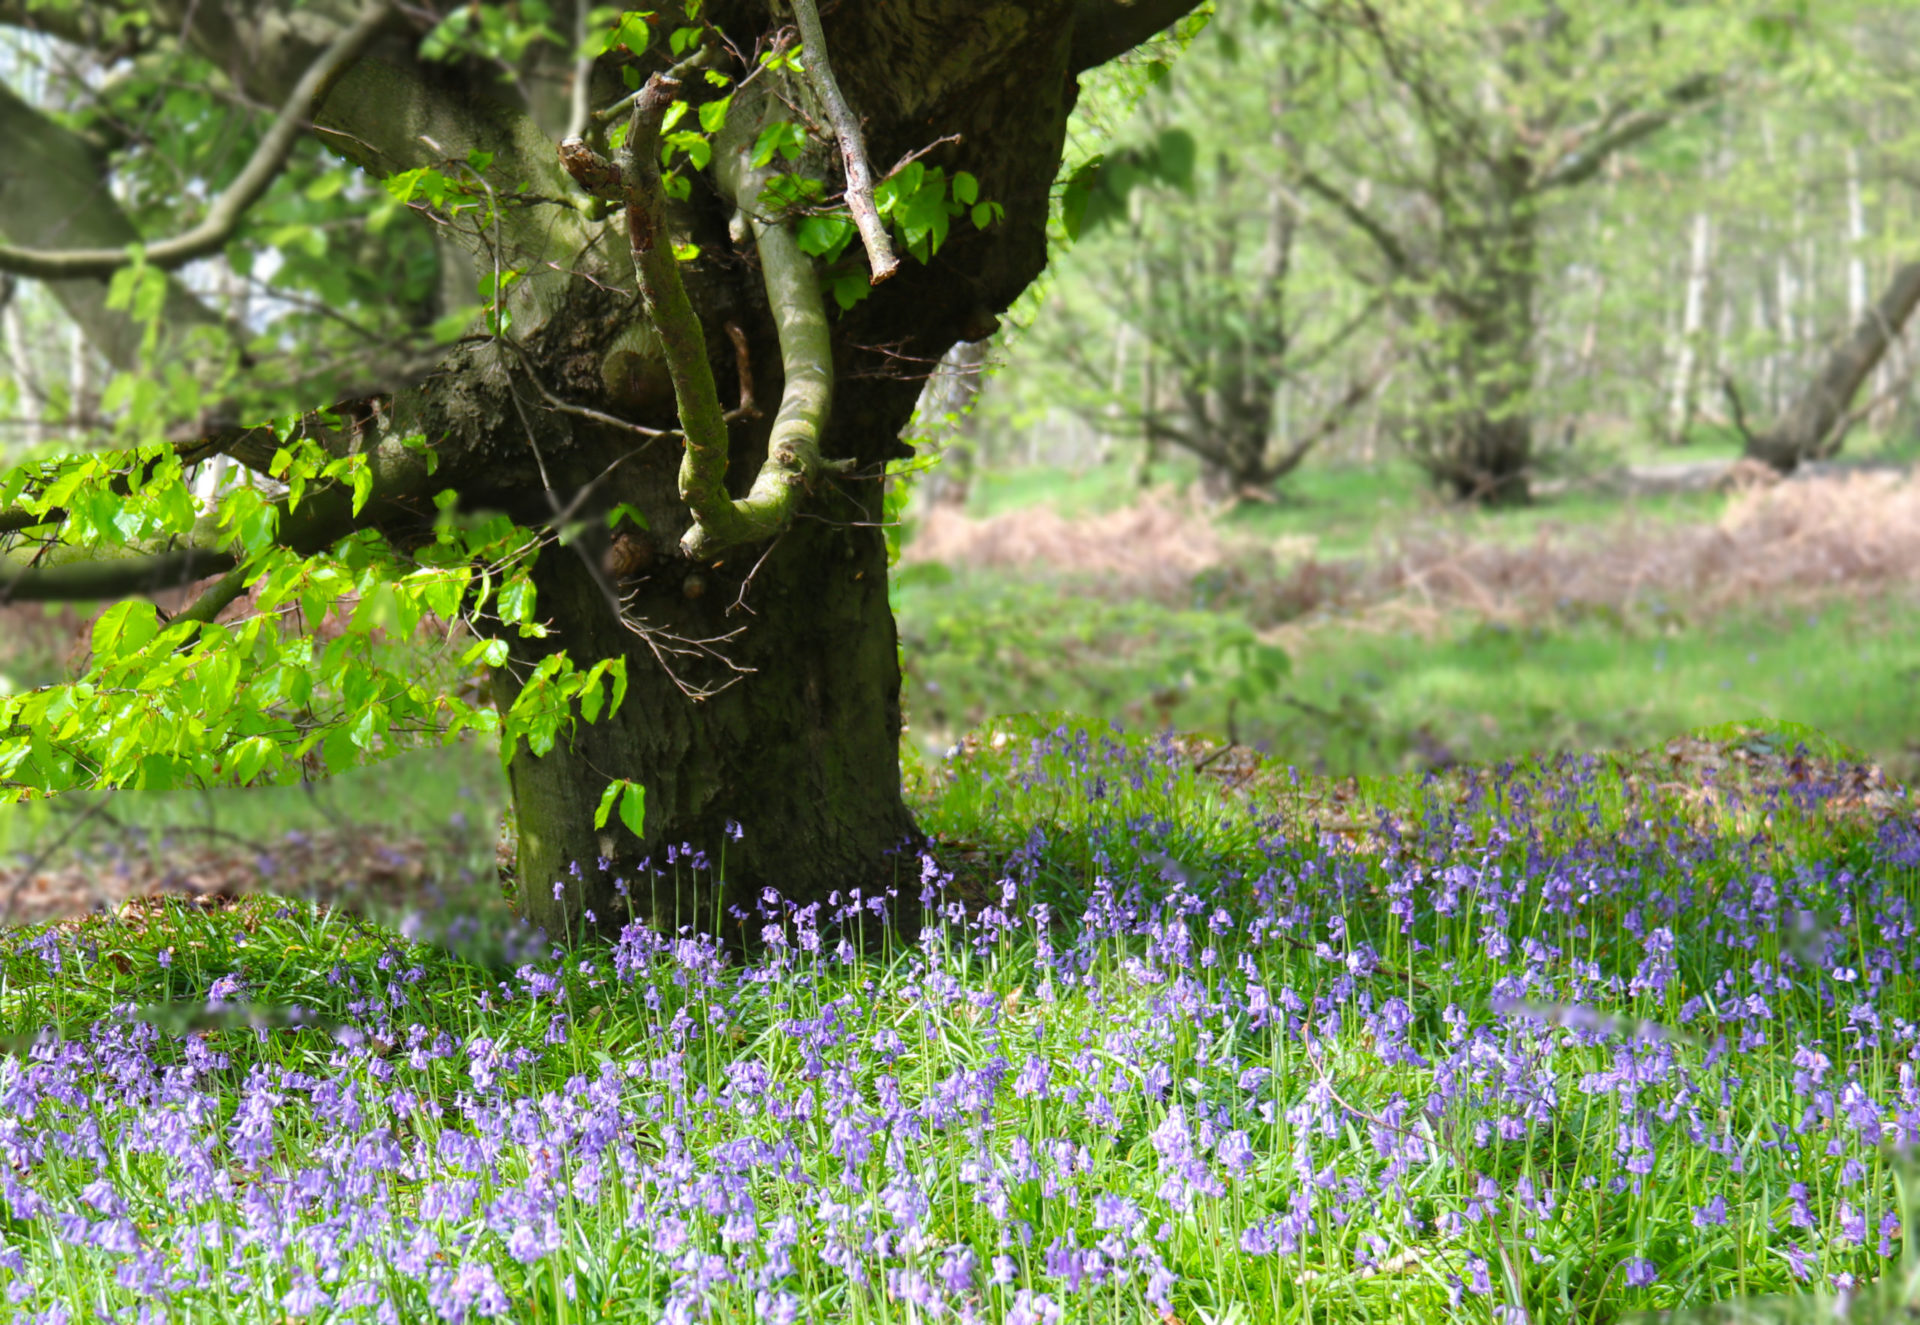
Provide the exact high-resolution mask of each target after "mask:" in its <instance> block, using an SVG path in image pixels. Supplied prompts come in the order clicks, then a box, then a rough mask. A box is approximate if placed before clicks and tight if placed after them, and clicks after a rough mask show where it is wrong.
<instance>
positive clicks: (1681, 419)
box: [1667, 210, 1713, 446]
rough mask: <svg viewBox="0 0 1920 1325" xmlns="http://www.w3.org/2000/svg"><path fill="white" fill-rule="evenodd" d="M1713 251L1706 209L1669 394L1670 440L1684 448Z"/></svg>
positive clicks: (1690, 257)
mask: <svg viewBox="0 0 1920 1325" xmlns="http://www.w3.org/2000/svg"><path fill="white" fill-rule="evenodd" d="M1712 249H1713V220H1712V218H1711V217H1709V216H1708V215H1707V213H1706V212H1705V211H1704V210H1701V211H1697V212H1695V213H1694V214H1693V226H1692V239H1691V242H1690V243H1689V244H1688V246H1687V273H1686V284H1685V292H1684V294H1683V295H1682V296H1681V298H1682V303H1681V308H1680V332H1679V335H1678V337H1677V338H1676V341H1675V345H1674V354H1673V381H1672V383H1671V385H1670V386H1669V387H1668V392H1667V441H1668V443H1669V444H1671V445H1673V446H1680V445H1682V444H1684V443H1685V441H1686V440H1687V429H1688V428H1690V427H1691V426H1692V425H1693V410H1694V399H1695V397H1694V384H1695V379H1696V378H1697V376H1698V375H1699V360H1700V333H1701V328H1702V326H1703V325H1704V320H1705V312H1706V303H1707V274H1708V272H1709V270H1710V267H1709V262H1710V259H1711V256H1712Z"/></svg>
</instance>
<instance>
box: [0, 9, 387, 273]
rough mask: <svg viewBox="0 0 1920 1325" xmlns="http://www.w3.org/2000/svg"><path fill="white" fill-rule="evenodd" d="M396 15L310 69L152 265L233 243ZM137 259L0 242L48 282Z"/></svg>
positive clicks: (16, 266)
mask: <svg viewBox="0 0 1920 1325" xmlns="http://www.w3.org/2000/svg"><path fill="white" fill-rule="evenodd" d="M392 13H393V9H392V5H391V3H390V0H379V2H378V3H376V4H374V5H373V6H372V7H371V8H370V9H368V10H367V12H366V13H364V14H362V15H361V16H360V18H359V20H358V21H357V22H355V23H354V24H353V26H352V27H350V28H348V29H347V30H346V31H345V32H343V33H341V34H340V36H339V37H338V38H336V39H335V41H334V43H333V45H331V46H329V47H328V48H327V49H326V51H325V52H324V53H323V54H322V55H321V56H320V58H319V59H318V60H315V61H314V62H313V63H312V64H311V65H309V66H308V68H307V72H306V73H305V74H303V75H301V77H300V81H299V82H298V83H295V84H294V87H293V91H292V92H291V93H290V94H288V96H287V100H286V103H285V104H284V105H283V106H282V107H281V108H280V114H279V115H278V116H277V117H276V118H275V119H274V121H273V125H272V127H270V128H269V129H268V130H267V132H266V135H265V136H264V137H263V138H261V140H260V145H259V146H258V147H257V148H255V149H254V153H253V156H252V157H251V158H250V159H249V160H248V161H247V164H246V167H245V168H244V169H243V170H241V172H240V174H239V176H238V177H237V178H235V180H234V181H233V183H232V184H230V185H228V186H227V189H226V191H225V192H224V193H222V194H221V195H220V196H219V197H218V198H215V199H214V200H213V205H212V206H211V207H209V208H207V214H206V217H205V218H204V219H203V220H202V221H201V222H200V224H198V225H196V226H194V227H193V228H192V229H190V230H188V231H187V232H186V233H185V234H182V235H176V236H175V237H174V238H172V239H165V240H162V241H160V242H159V243H157V244H150V245H148V246H147V247H146V262H147V265H148V266H151V267H158V268H160V269H161V270H163V271H172V270H173V269H174V268H176V267H183V266H185V265H186V264H187V263H189V262H192V261H194V260H195V259H196V258H204V257H206V256H208V255H209V254H212V253H218V252H219V251H220V250H221V249H223V248H225V247H226V244H227V241H228V240H229V239H231V238H232V237H233V232H234V231H235V230H236V229H238V228H239V225H240V222H241V220H242V218H244V217H245V216H246V214H247V211H248V209H249V208H251V207H252V206H253V205H254V203H256V202H258V201H259V200H260V195H261V194H263V193H265V192H266V191H267V188H268V186H269V185H271V184H272V183H273V181H274V179H275V177H277V176H278V175H279V174H280V171H281V170H282V169H283V168H285V166H286V164H287V158H288V157H290V156H291V155H293V149H294V146H295V144H297V143H298V142H299V140H300V135H301V133H302V132H304V131H305V129H306V127H307V125H308V124H309V123H310V122H311V120H312V117H313V115H314V114H315V113H316V112H317V111H318V110H319V107H320V103H321V102H322V101H324V100H326V96H327V93H328V92H330V91H331V90H332V89H333V85H334V83H335V82H337V81H338V80H339V78H340V75H341V74H343V73H345V72H346V71H347V69H348V67H349V66H351V65H352V64H353V63H354V61H356V60H358V59H359V58H360V56H361V55H362V53H364V52H365V51H366V49H367V47H368V46H370V45H372V44H373V39H374V38H375V37H376V36H378V35H379V33H380V29H381V28H382V27H384V26H385V25H386V22H387V19H388V18H389V17H390V16H391V15H392ZM132 261H133V258H132V257H131V255H130V254H129V253H128V251H127V250H126V249H117V248H75V249H38V248H14V247H13V246H11V245H7V244H0V270H4V271H10V272H14V273H15V274H17V275H20V276H31V277H34V278H36V279H38V280H43V281H61V280H75V279H78V278H81V277H96V278H97V277H104V276H111V275H112V274H113V273H114V272H116V271H118V270H120V269H121V268H122V267H125V266H127V265H128V264H129V263H131V262H132Z"/></svg>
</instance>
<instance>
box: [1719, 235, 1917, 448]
mask: <svg viewBox="0 0 1920 1325" xmlns="http://www.w3.org/2000/svg"><path fill="white" fill-rule="evenodd" d="M1917 305H1920V262H1916V263H1908V264H1907V265H1906V266H1904V267H1902V268H1900V270H1899V271H1897V272H1895V273H1894V276H1893V280H1892V281H1891V282H1890V283H1889V284H1888V286H1887V288H1886V290H1885V291H1883V292H1882V293H1881V295H1880V299H1879V302H1878V303H1876V304H1875V305H1874V306H1873V307H1872V308H1871V309H1870V310H1868V312H1867V315H1866V316H1865V317H1864V318H1862V319H1861V320H1860V322H1859V324H1858V325H1856V326H1855V327H1854V328H1853V331H1852V334H1850V335H1849V336H1848V337H1847V338H1846V339H1845V340H1843V341H1841V342H1840V343H1839V344H1838V345H1836V346H1834V347H1833V349H1832V350H1831V351H1830V352H1829V353H1828V355H1827V358H1826V361H1825V362H1824V363H1823V364H1822V365H1821V366H1820V370H1819V371H1818V372H1817V373H1816V374H1815V375H1814V378H1813V381H1812V382H1810V383H1809V384H1808V385H1807V388H1806V390H1804V391H1802V392H1801V393H1800V396H1799V398H1798V399H1796V400H1795V401H1794V402H1793V404H1792V405H1791V406H1789V407H1788V409H1787V411H1786V413H1785V414H1784V415H1782V416H1781V418H1780V419H1779V421H1778V422H1776V423H1775V424H1774V426H1773V427H1772V428H1770V429H1768V430H1767V431H1766V432H1764V433H1760V434H1757V435H1755V436H1752V437H1750V438H1748V440H1747V454H1748V455H1749V456H1751V457H1752V458H1753V459H1755V460H1760V461H1764V462H1765V463H1767V464H1769V465H1772V466H1773V467H1774V468H1775V469H1777V470H1779V471H1780V472H1781V473H1783V474H1784V473H1789V472H1791V471H1792V470H1793V469H1794V468H1795V467H1796V466H1798V465H1799V464H1800V463H1801V462H1802V461H1804V460H1811V459H1815V458H1817V457H1818V456H1821V455H1824V454H1831V453H1832V452H1833V451H1834V450H1837V449H1838V448H1839V437H1837V436H1836V435H1835V434H1836V432H1840V431H1842V430H1841V425H1842V423H1843V422H1846V421H1847V420H1846V419H1845V417H1844V416H1845V414H1846V410H1847V407H1848V405H1850V404H1851V403H1852V401H1853V398H1854V396H1855V395H1856V394H1857V393H1858V392H1859V390H1860V385H1861V383H1863V382H1865V381H1866V380H1867V378H1868V377H1869V376H1870V375H1871V374H1872V372H1873V370H1874V367H1875V365H1877V364H1878V363H1879V362H1880V360H1881V359H1882V357H1884V356H1885V354H1886V352H1887V347H1888V346H1889V345H1890V344H1892V343H1893V340H1894V338H1895V337H1897V336H1898V335H1899V334H1900V330H1901V328H1902V327H1904V326H1905V325H1906V323H1907V319H1908V318H1909V317H1911V316H1912V315H1913V310H1914V308H1915V306H1917Z"/></svg>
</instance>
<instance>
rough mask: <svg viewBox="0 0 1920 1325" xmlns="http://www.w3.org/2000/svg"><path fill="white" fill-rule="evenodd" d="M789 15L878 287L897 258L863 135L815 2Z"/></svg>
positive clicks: (800, 0)
mask: <svg viewBox="0 0 1920 1325" xmlns="http://www.w3.org/2000/svg"><path fill="white" fill-rule="evenodd" d="M793 17H794V22H795V23H796V24H797V26H798V27H799V29H800V44H801V47H802V49H803V51H804V52H805V67H806V71H807V82H808V83H810V84H812V86H813V92H814V95H815V96H817V97H819V98H820V102H821V104H822V105H823V106H825V107H826V110H827V118H828V119H829V120H831V121H832V122H833V134H834V137H836V138H838V139H839V140H840V159H841V161H842V162H843V163H844V164H845V166H846V170H847V210H848V211H850V212H852V213H853V224H854V225H855V227H857V228H858V229H859V231H860V243H861V244H862V246H864V247H865V248H866V250H867V264H868V265H869V266H870V267H872V268H873V276H872V278H871V280H870V282H869V283H870V284H873V285H878V284H880V282H882V281H884V280H886V279H888V278H889V277H891V276H892V275H893V274H894V273H895V272H896V271H898V270H900V259H899V258H897V257H895V256H894V254H893V244H892V242H891V241H889V239H888V238H887V226H886V223H885V222H884V221H882V220H881V219H880V213H879V212H878V211H877V210H875V208H874V205H873V166H872V165H871V164H869V163H868V161H867V143H866V139H865V138H864V137H863V136H862V134H861V132H860V121H859V119H858V118H857V117H856V116H855V115H854V113H853V108H852V107H851V106H849V105H847V98H846V95H845V94H844V93H842V92H841V91H840V84H839V83H837V82H835V81H834V77H833V66H832V65H830V64H828V63H827V36H826V33H825V32H824V31H823V30H822V29H821V27H820V11H819V9H817V8H816V7H815V5H814V0H793Z"/></svg>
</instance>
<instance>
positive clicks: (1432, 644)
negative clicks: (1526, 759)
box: [896, 572, 1920, 775]
mask: <svg viewBox="0 0 1920 1325" xmlns="http://www.w3.org/2000/svg"><path fill="white" fill-rule="evenodd" d="M896 603H897V608H898V614H899V619H900V630H901V635H902V639H903V641H904V656H905V659H906V666H907V674H908V706H907V707H908V715H909V719H910V721H911V723H912V726H913V734H914V737H915V739H916V740H917V742H918V744H919V745H920V746H921V747H922V748H924V749H928V750H937V749H943V748H945V746H946V745H949V744H951V743H952V741H953V740H954V739H956V738H957V737H958V736H959V735H960V734H961V733H963V732H964V731H966V730H967V729H968V728H970V727H972V726H974V725H976V724H978V723H980V722H983V721H985V720H987V719H989V718H991V717H993V716H995V715H996V714H1000V713H1012V712H1059V711H1066V712H1072V713H1077V714H1081V715H1083V716H1085V717H1088V718H1092V719H1099V720H1104V721H1111V722H1116V723H1119V724H1121V725H1122V726H1124V727H1127V728H1129V729H1131V730H1136V731H1140V730H1154V729H1157V728H1159V727H1162V726H1167V725H1172V726H1175V727H1178V728H1181V729H1182V730H1199V731H1207V732H1212V733H1215V734H1224V733H1226V731H1227V729H1228V726H1229V705H1231V706H1232V711H1231V725H1232V727H1233V729H1234V732H1235V733H1236V734H1237V735H1238V736H1239V738H1240V739H1241V740H1242V741H1243V742H1246V743H1248V744H1255V743H1264V744H1266V745H1267V746H1268V747H1270V749H1271V750H1272V752H1273V753H1274V755H1275V756H1276V757H1278V758H1281V759H1283V760H1286V761H1289V762H1297V763H1299V764H1301V765H1302V766H1304V767H1309V768H1312V769H1315V770H1317V771H1320V772H1324V773H1329V774H1335V775H1345V774H1349V773H1377V772H1388V771H1395V770H1402V769H1409V768H1416V767H1420V766H1422V765H1423V764H1430V763H1433V762H1449V761H1463V762H1487V761H1497V760H1502V759H1511V758H1518V757H1520V756H1523V755H1526V754H1544V753H1550V752H1553V751H1590V750H1599V749H1619V748H1628V747H1633V746H1640V745H1646V744H1650V743H1653V742H1657V741H1659V740H1663V739H1665V738H1666V737H1667V736H1669V735H1672V734H1674V733H1676V732H1679V731H1683V730H1686V729H1688V728H1692V727H1699V726H1706V725H1711V724H1716V723H1722V722H1728V721H1734V720H1738V719H1745V718H1756V717H1758V718H1771V719H1778V720H1783V721H1795V722H1803V723H1807V724H1809V725H1811V726H1814V727H1818V728H1820V729H1822V730H1824V731H1828V732H1831V733H1833V734H1834V735H1835V736H1836V737H1839V738H1841V739H1843V740H1845V741H1847V742H1849V743H1850V744H1851V745H1853V746H1855V747H1857V748H1859V749H1861V750H1863V751H1865V752H1866V753H1868V754H1869V755H1870V756H1871V757H1873V758H1875V759H1878V760H1881V761H1884V762H1886V763H1888V764H1890V765H1892V766H1894V767H1896V768H1905V767H1908V766H1910V765H1911V764H1912V760H1913V750H1914V743H1915V742H1916V741H1920V729H1916V726H1915V714H1916V713H1917V712H1920V702H1916V701H1917V697H1916V693H1915V690H1916V685H1920V605H1916V604H1915V603H1914V601H1912V599H1911V598H1909V597H1906V596H1904V595H1902V596H1890V597H1887V598H1883V599H1878V600H1851V599H1844V598H1841V599H1834V600H1831V601H1828V602H1826V603H1816V604H1811V605H1808V604H1800V605H1793V606H1778V607H1769V606H1762V607H1752V608H1746V609H1740V610H1734V611H1728V612H1724V613H1719V614H1713V615H1707V616H1702V617H1698V618H1694V619H1691V620H1687V619H1682V618H1681V617H1680V616H1679V615H1678V614H1677V613H1673V612H1668V613H1664V614H1662V613H1654V612H1647V613H1642V614H1636V615H1635V616H1634V617H1632V618H1622V617H1618V616H1615V615H1613V614H1607V613H1592V614H1588V615H1585V616H1574V617H1571V618H1569V617H1565V616H1563V617H1561V618H1559V619H1555V620H1551V621H1548V622H1544V623H1541V624H1538V625H1530V626H1521V627H1504V626H1500V625H1494V624H1488V623H1486V622H1484V621H1479V620H1476V619H1472V618H1469V617H1466V616H1465V615H1460V616H1456V617H1452V618H1445V619H1442V620H1441V621H1440V622H1439V624H1438V626H1437V627H1430V626H1424V625H1423V627H1422V628H1421V629H1420V630H1418V631H1411V630H1409V631H1401V632H1393V631H1389V630H1383V629H1380V628H1378V627H1377V626H1374V625H1366V624H1360V625H1355V624H1349V623H1347V622H1345V621H1342V620H1341V619H1339V618H1337V617H1335V618H1329V619H1319V620H1315V621H1314V622H1312V623H1311V624H1309V625H1305V626H1302V627H1300V628H1297V629H1294V630H1290V631H1288V632H1286V633H1285V634H1284V635H1282V636H1281V637H1279V638H1280V642H1281V645H1282V647H1284V648H1285V649H1286V651H1287V652H1288V653H1289V654H1290V655H1291V670H1290V672H1288V673H1285V674H1275V673H1273V672H1272V671H1271V670H1270V669H1269V670H1268V671H1266V672H1258V671H1257V670H1256V669H1255V668H1253V667H1251V666H1250V665H1249V654H1248V649H1249V646H1248V644H1247V641H1248V639H1249V638H1252V636H1253V633H1252V632H1251V631H1250V629H1249V627H1248V626H1247V625H1246V623H1245V621H1244V620H1243V619H1242V618H1241V617H1240V616H1239V615H1238V614H1237V613H1236V612H1235V611H1234V610H1233V609H1232V607H1231V605H1229V606H1227V607H1225V608H1221V609H1214V610H1208V609H1204V608H1197V607H1196V608H1187V609H1174V608H1169V607H1163V606H1157V605H1155V604H1153V603H1150V602H1146V601H1138V600H1136V601H1122V602H1112V601H1109V600H1107V599H1105V598H1103V597H1101V596H1100V595H1099V594H1098V593H1097V592H1089V591H1086V590H1084V589H1077V588H1075V587H1074V586H1073V584H1072V582H1071V581H1070V580H1068V581H1066V582H1048V581H1042V580H1035V579H1029V578H1026V577H1021V576H1016V575H1006V574H996V573H988V572H969V573H963V574H958V575H954V576H951V577H948V576H941V575H934V574H928V573H925V572H919V573H913V574H909V575H908V576H906V577H905V580H904V582H903V583H902V584H901V585H900V586H899V587H898V588H897V590H896ZM1375 619H1376V620H1377V619H1378V618H1375ZM1388 619H1390V618H1388ZM1262 638H1272V637H1262ZM1265 656H1266V655H1262V657H1263V658H1264V657H1265Z"/></svg>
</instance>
